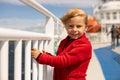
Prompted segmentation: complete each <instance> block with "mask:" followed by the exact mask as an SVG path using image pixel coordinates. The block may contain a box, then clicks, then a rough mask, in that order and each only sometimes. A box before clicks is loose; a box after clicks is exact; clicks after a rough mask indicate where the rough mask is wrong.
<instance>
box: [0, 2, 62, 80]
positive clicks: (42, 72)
mask: <svg viewBox="0 0 120 80" xmlns="http://www.w3.org/2000/svg"><path fill="white" fill-rule="evenodd" d="M21 1H22V2H24V3H25V4H27V5H29V6H30V7H32V8H34V9H36V10H37V11H38V12H40V14H41V13H42V14H44V15H45V16H46V25H45V34H41V33H36V32H29V31H20V30H15V29H6V28H0V80H10V79H9V76H10V72H9V69H11V68H13V69H14V70H13V71H14V72H13V73H14V75H13V76H12V77H13V79H14V80H51V79H52V78H51V79H50V75H49V76H48V74H49V73H50V71H51V69H52V68H49V67H48V66H46V65H40V64H37V63H36V61H35V60H33V59H31V48H32V47H35V48H37V49H39V50H42V49H45V50H47V51H48V52H51V53H54V27H55V23H56V24H57V25H56V27H58V25H61V26H62V23H61V21H60V20H59V19H58V18H57V17H55V16H54V15H53V14H52V13H51V12H49V11H48V10H47V9H46V8H44V7H43V6H42V5H40V4H39V3H37V2H36V1H35V0H21ZM10 41H14V51H13V53H14V62H13V65H14V67H9V64H10V63H9V62H10V61H9V54H10V52H9V46H10V44H9V43H10ZM23 42H24V43H25V46H24V55H23V54H22V53H23V50H22V49H23ZM23 56H24V58H25V60H24V65H23V64H22V61H23V60H22V59H23ZM23 66H24V72H22V70H23ZM50 74H51V73H50ZM51 76H52V74H51ZM23 77H24V78H23Z"/></svg>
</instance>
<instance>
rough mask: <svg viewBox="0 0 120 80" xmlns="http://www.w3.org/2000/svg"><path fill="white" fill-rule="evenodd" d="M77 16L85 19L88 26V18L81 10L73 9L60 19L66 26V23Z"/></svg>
mask: <svg viewBox="0 0 120 80" xmlns="http://www.w3.org/2000/svg"><path fill="white" fill-rule="evenodd" d="M76 16H81V17H83V18H84V19H85V24H86V25H87V22H88V16H87V14H86V12H85V11H84V10H82V9H80V8H71V9H69V10H68V11H67V13H66V14H64V15H63V16H62V17H61V18H60V19H61V21H62V23H63V24H64V25H65V24H66V22H67V21H68V20H69V19H70V18H73V17H76Z"/></svg>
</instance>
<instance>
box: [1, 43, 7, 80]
mask: <svg viewBox="0 0 120 80" xmlns="http://www.w3.org/2000/svg"><path fill="white" fill-rule="evenodd" d="M0 80H8V41H1V44H0Z"/></svg>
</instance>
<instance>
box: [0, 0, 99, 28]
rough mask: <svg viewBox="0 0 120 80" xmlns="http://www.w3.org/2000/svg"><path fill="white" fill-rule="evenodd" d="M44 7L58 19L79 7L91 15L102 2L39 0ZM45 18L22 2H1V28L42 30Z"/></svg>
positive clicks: (13, 0)
mask: <svg viewBox="0 0 120 80" xmlns="http://www.w3.org/2000/svg"><path fill="white" fill-rule="evenodd" d="M37 1H38V2H39V3H40V4H41V5H42V6H44V7H45V8H47V9H48V10H49V11H51V12H52V13H53V14H54V15H55V16H57V17H58V18H59V17H61V16H62V15H63V14H64V13H65V12H66V11H67V9H69V8H73V7H78V8H82V9H84V10H85V11H86V12H87V13H88V14H89V15H91V13H92V10H93V8H92V7H93V6H95V5H98V4H100V3H101V2H100V0H37ZM44 17H45V16H43V15H41V14H40V13H38V12H37V11H35V10H34V9H32V8H31V7H28V6H26V5H25V4H23V3H22V2H21V1H20V0H0V27H10V28H11V27H13V28H21V29H28V28H32V27H36V29H37V28H40V27H42V26H43V25H44V24H43V22H44Z"/></svg>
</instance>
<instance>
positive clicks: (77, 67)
mask: <svg viewBox="0 0 120 80" xmlns="http://www.w3.org/2000/svg"><path fill="white" fill-rule="evenodd" d="M91 56H92V47H91V43H90V42H89V40H88V39H87V38H86V35H85V34H84V35H83V36H82V37H80V38H79V39H70V38H69V37H67V38H65V39H64V40H62V41H61V43H60V45H59V47H58V52H57V55H56V56H54V55H50V54H49V53H46V54H41V55H40V56H39V57H38V58H37V59H36V60H37V62H38V63H40V64H47V65H50V66H53V67H54V76H53V79H54V80H86V79H85V76H86V70H87V68H88V64H89V62H90V59H91Z"/></svg>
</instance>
